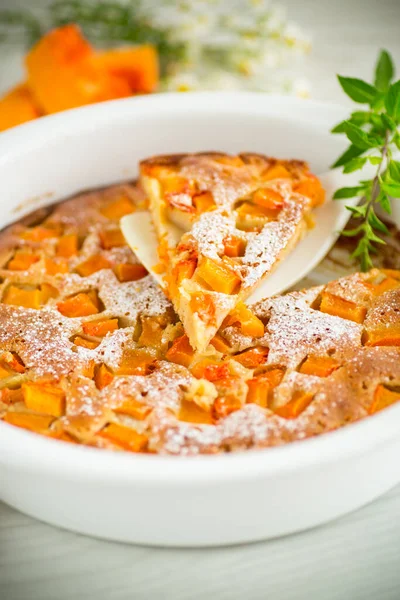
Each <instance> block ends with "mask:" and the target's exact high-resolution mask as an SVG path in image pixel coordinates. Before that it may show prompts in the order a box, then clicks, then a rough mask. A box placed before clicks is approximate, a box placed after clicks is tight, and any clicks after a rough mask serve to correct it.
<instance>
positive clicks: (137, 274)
mask: <svg viewBox="0 0 400 600" xmlns="http://www.w3.org/2000/svg"><path fill="white" fill-rule="evenodd" d="M115 274H116V276H117V277H118V280H119V281H121V283H123V282H126V281H138V280H139V279H143V277H146V275H147V274H148V273H147V271H146V269H145V268H144V266H143V265H131V264H128V263H120V264H118V265H116V267H115Z"/></svg>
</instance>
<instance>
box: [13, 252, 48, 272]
mask: <svg viewBox="0 0 400 600" xmlns="http://www.w3.org/2000/svg"><path fill="white" fill-rule="evenodd" d="M39 260H40V256H38V255H37V254H31V253H29V252H17V253H16V254H14V257H13V258H12V259H11V260H10V262H9V263H8V265H7V269H9V270H10V271H27V270H28V269H29V268H30V267H31V266H32V265H34V264H35V263H37V262H38V261H39Z"/></svg>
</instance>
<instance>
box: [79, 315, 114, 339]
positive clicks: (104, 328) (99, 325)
mask: <svg viewBox="0 0 400 600" xmlns="http://www.w3.org/2000/svg"><path fill="white" fill-rule="evenodd" d="M82 329H83V333H85V334H86V335H91V336H93V337H104V336H105V335H107V333H111V332H113V331H115V330H116V329H118V319H105V320H103V321H88V322H87V323H83V325H82Z"/></svg>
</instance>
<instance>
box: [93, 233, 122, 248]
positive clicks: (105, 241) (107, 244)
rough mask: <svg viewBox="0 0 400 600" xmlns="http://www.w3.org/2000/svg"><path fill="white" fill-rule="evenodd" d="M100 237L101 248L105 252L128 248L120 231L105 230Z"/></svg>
mask: <svg viewBox="0 0 400 600" xmlns="http://www.w3.org/2000/svg"><path fill="white" fill-rule="evenodd" d="M99 237H100V242H101V246H102V248H104V249H105V250H109V249H110V248H117V247H120V246H126V241H125V238H124V236H123V234H122V231H121V230H120V229H104V230H103V231H100V232H99Z"/></svg>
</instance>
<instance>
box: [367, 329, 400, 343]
mask: <svg viewBox="0 0 400 600" xmlns="http://www.w3.org/2000/svg"><path fill="white" fill-rule="evenodd" d="M364 344H365V346H400V328H398V327H396V328H394V327H382V328H381V329H375V330H372V331H369V330H368V331H366V332H365V334H364Z"/></svg>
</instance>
